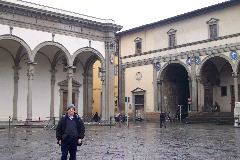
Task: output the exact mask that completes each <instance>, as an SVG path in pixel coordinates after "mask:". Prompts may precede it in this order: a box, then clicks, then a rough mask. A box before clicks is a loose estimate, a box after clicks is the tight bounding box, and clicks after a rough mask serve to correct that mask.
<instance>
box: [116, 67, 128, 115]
mask: <svg viewBox="0 0 240 160" xmlns="http://www.w3.org/2000/svg"><path fill="white" fill-rule="evenodd" d="M119 66H120V65H119ZM125 69H126V66H121V69H120V68H119V71H120V72H119V73H120V76H119V80H118V81H119V82H118V83H119V86H118V87H119V106H121V107H120V112H121V111H123V110H124V108H125V107H124V106H125Z"/></svg>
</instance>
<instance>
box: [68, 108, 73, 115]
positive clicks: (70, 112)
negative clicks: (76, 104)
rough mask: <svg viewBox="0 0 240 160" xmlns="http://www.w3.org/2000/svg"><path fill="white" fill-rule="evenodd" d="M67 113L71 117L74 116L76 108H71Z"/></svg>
mask: <svg viewBox="0 0 240 160" xmlns="http://www.w3.org/2000/svg"><path fill="white" fill-rule="evenodd" d="M67 112H68V115H69V116H73V115H74V113H75V109H74V108H70V109H69V110H68V111H67Z"/></svg>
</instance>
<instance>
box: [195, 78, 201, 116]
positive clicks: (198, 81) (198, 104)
mask: <svg viewBox="0 0 240 160" xmlns="http://www.w3.org/2000/svg"><path fill="white" fill-rule="evenodd" d="M196 83H197V112H198V111H199V110H200V108H199V106H201V105H200V99H199V95H200V94H199V90H200V88H199V85H200V83H201V76H199V75H198V76H196Z"/></svg>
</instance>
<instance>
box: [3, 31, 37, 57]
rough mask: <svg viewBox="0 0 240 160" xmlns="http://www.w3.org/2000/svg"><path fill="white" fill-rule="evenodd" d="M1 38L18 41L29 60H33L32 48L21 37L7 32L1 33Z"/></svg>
mask: <svg viewBox="0 0 240 160" xmlns="http://www.w3.org/2000/svg"><path fill="white" fill-rule="evenodd" d="M1 40H13V41H16V42H18V43H20V44H21V45H22V46H23V47H24V48H25V49H26V51H27V56H28V59H29V61H33V56H32V50H31V48H30V46H29V45H28V44H27V43H26V42H25V41H24V40H23V39H21V38H19V37H17V36H14V35H10V34H7V35H1V36H0V41H1Z"/></svg>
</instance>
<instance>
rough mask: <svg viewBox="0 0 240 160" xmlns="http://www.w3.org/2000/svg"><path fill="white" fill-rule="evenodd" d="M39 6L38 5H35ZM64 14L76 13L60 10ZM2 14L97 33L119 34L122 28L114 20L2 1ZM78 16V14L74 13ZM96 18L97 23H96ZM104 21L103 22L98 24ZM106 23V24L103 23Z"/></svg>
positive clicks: (0, 8) (0, 4)
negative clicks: (91, 30)
mask: <svg viewBox="0 0 240 160" xmlns="http://www.w3.org/2000/svg"><path fill="white" fill-rule="evenodd" d="M25 3H26V5H27V4H30V5H31V4H34V3H27V2H25ZM35 5H36V6H37V4H35ZM39 6H41V5H39ZM42 7H45V8H50V9H55V10H56V11H57V10H59V9H56V8H51V7H47V6H42ZM59 11H61V12H63V13H65V12H66V13H74V12H69V11H65V10H59ZM0 12H2V13H7V14H13V15H20V16H25V17H30V18H35V19H41V20H46V21H51V22H56V23H62V24H67V25H72V26H78V27H85V28H89V29H94V30H97V31H101V32H114V33H115V32H117V31H119V30H121V28H122V26H120V25H116V24H114V21H113V20H110V19H109V20H108V19H100V18H95V17H90V16H86V15H83V16H85V17H86V19H85V18H81V17H75V16H72V15H66V14H61V12H60V13H56V12H53V11H48V10H43V9H39V8H34V7H32V6H25V5H20V4H15V3H10V2H7V1H1V0H0ZM74 14H77V13H74ZM87 17H90V18H92V20H89V19H87ZM94 18H95V19H96V21H94ZM97 20H99V21H102V22H98V21H97ZM103 22H104V23H103Z"/></svg>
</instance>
